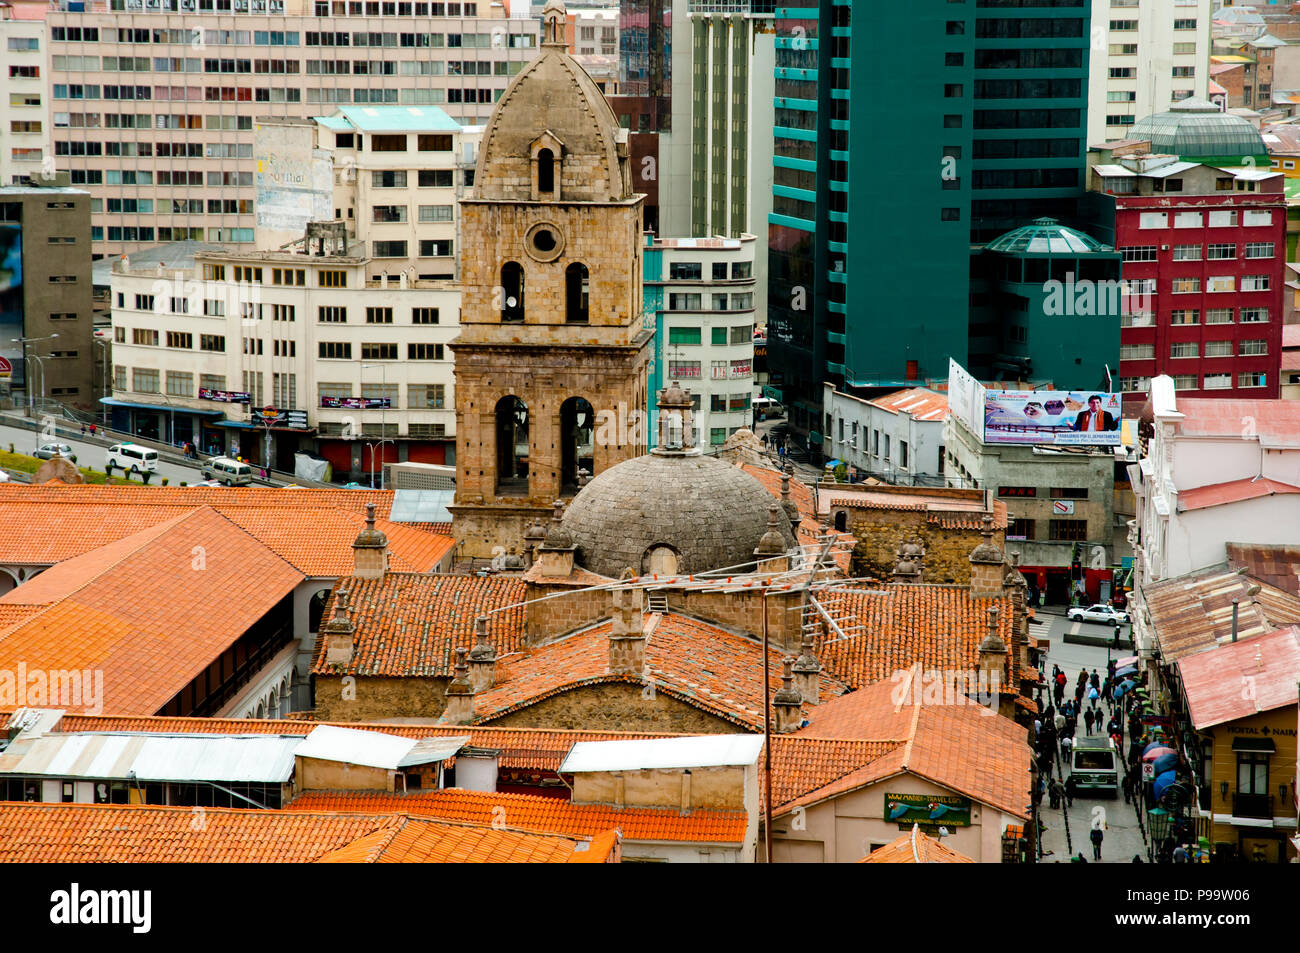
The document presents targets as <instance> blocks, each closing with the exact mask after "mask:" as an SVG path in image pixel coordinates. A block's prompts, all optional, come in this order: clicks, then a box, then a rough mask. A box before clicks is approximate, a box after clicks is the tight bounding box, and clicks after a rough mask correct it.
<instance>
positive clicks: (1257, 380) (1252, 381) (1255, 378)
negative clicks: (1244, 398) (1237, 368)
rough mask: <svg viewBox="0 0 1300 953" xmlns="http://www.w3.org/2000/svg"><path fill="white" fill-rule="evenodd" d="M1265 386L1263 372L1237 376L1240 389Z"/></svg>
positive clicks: (1248, 372)
mask: <svg viewBox="0 0 1300 953" xmlns="http://www.w3.org/2000/svg"><path fill="white" fill-rule="evenodd" d="M1264 385H1265V375H1264V372H1263V371H1243V372H1242V373H1240V374H1238V375H1237V386H1238V387H1263V386H1264Z"/></svg>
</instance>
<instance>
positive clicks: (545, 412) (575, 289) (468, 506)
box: [451, 0, 651, 558]
mask: <svg viewBox="0 0 1300 953" xmlns="http://www.w3.org/2000/svg"><path fill="white" fill-rule="evenodd" d="M565 16H566V13H565V8H564V4H563V3H562V2H560V0H549V2H548V3H547V4H546V8H545V10H544V11H543V24H544V26H543V33H542V44H541V51H540V53H539V54H538V56H537V58H536V59H534V60H533V61H532V62H531V63H530V64H529V65H528V66H527V67H526V68H525V69H524V70H523V71H522V72H521V73H520V74H519V75H518V76H517V77H515V79H514V81H513V82H512V83H511V84H510V86H509V88H508V89H506V91H505V94H504V95H503V96H502V97H501V100H500V101H499V102H498V103H497V105H496V108H495V110H493V113H492V117H491V119H489V120H488V125H487V128H486V129H485V130H484V134H483V140H482V147H481V149H480V150H479V159H478V169H477V171H476V173H475V178H474V182H475V188H474V197H473V198H472V199H462V200H461V229H462V234H461V247H462V248H463V249H465V251H466V254H465V255H464V257H463V259H462V266H461V268H462V282H463V284H462V291H463V297H462V304H461V334H460V337H458V338H457V339H456V340H455V341H454V342H453V343H452V349H453V350H454V352H455V356H456V499H455V504H454V505H453V506H452V507H451V512H452V519H453V532H454V534H455V536H456V540H457V542H458V543H459V544H460V545H461V555H462V557H464V558H470V557H480V558H485V557H490V556H492V555H493V554H494V552H498V551H504V550H505V549H509V547H510V546H512V545H516V546H517V545H520V544H521V541H522V539H523V537H524V534H525V532H526V531H527V528H528V526H529V525H530V524H532V523H533V522H535V521H536V520H537V519H539V518H545V516H546V514H547V513H548V512H549V510H550V507H551V504H552V503H553V502H554V501H555V500H557V499H563V498H565V497H567V496H571V495H573V494H574V493H576V492H577V490H578V487H579V486H580V485H581V484H582V483H583V482H585V479H586V478H589V477H590V476H591V475H593V474H597V473H600V472H602V471H604V470H606V469H608V468H609V467H612V466H614V465H615V464H617V463H621V462H622V461H624V460H627V459H630V458H632V457H636V456H640V455H642V454H644V453H645V452H646V450H647V447H648V441H647V435H646V426H647V422H646V420H645V410H646V389H647V386H648V374H647V370H648V364H649V360H650V356H651V348H650V338H651V331H650V330H647V329H646V328H645V326H644V324H643V321H642V314H641V249H640V246H641V203H642V200H643V199H644V196H642V195H640V194H637V193H634V192H633V191H632V185H631V181H632V179H631V170H630V168H629V161H630V160H629V158H628V131H627V130H626V129H623V128H621V127H620V126H619V124H618V120H617V119H616V118H615V116H614V113H613V110H611V109H610V106H609V103H607V102H606V101H605V98H604V96H603V95H602V94H601V92H600V90H599V89H598V88H597V87H596V84H595V83H594V82H593V81H592V79H591V77H590V76H588V75H587V73H586V72H585V71H584V70H583V68H582V67H581V66H579V65H578V64H577V63H575V62H574V61H573V59H572V58H570V57H569V55H568V54H567V53H566V52H565V40H564V36H565ZM584 471H585V472H584ZM496 547H502V548H503V549H502V550H497V549H496Z"/></svg>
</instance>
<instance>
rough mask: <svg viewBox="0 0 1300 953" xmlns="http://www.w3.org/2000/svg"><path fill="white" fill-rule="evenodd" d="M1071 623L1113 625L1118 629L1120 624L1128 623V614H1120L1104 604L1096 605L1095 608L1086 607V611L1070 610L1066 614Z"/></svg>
mask: <svg viewBox="0 0 1300 953" xmlns="http://www.w3.org/2000/svg"><path fill="white" fill-rule="evenodd" d="M1065 615H1066V618H1068V619H1069V620H1070V621H1071V622H1099V623H1101V624H1102V625H1113V626H1115V628H1119V627H1120V625H1121V624H1123V623H1125V622H1128V613H1127V612H1121V611H1120V610H1119V609H1116V608H1115V607H1114V606H1108V605H1106V604H1104V603H1100V602H1099V603H1097V604H1096V605H1095V606H1088V607H1087V608H1086V609H1084V608H1077V609H1071V610H1070V611H1069V612H1067V613H1066V614H1065Z"/></svg>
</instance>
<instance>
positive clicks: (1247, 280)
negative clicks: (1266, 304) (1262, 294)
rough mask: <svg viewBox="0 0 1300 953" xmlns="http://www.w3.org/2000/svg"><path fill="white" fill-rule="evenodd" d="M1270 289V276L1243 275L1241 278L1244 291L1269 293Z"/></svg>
mask: <svg viewBox="0 0 1300 953" xmlns="http://www.w3.org/2000/svg"><path fill="white" fill-rule="evenodd" d="M1268 289H1269V276H1268V275H1242V276H1241V290H1242V291H1268Z"/></svg>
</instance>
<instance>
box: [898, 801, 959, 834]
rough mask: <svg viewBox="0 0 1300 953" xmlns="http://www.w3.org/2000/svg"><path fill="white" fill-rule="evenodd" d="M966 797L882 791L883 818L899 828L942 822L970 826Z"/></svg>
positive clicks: (953, 825)
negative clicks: (883, 799)
mask: <svg viewBox="0 0 1300 953" xmlns="http://www.w3.org/2000/svg"><path fill="white" fill-rule="evenodd" d="M970 804H971V802H970V798H965V797H952V796H948V795H938V794H886V795H885V819H886V820H888V821H890V822H891V823H897V824H898V825H899V826H900V827H905V828H910V827H911V826H912V825H913V824H917V823H920V824H943V825H945V826H947V827H970Z"/></svg>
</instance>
